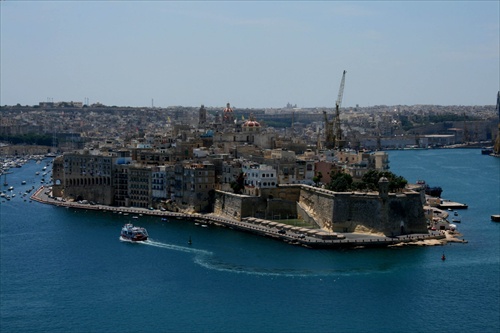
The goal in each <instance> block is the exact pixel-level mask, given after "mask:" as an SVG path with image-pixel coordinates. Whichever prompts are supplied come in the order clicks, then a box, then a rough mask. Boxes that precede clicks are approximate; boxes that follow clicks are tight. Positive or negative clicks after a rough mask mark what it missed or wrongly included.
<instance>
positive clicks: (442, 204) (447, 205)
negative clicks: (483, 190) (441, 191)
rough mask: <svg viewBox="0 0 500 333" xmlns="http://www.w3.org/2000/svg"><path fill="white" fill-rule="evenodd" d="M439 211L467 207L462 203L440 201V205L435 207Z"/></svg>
mask: <svg viewBox="0 0 500 333" xmlns="http://www.w3.org/2000/svg"><path fill="white" fill-rule="evenodd" d="M437 207H438V208H439V209H467V208H468V206H467V205H466V204H463V203H459V202H454V201H450V200H441V202H440V204H439V205H437Z"/></svg>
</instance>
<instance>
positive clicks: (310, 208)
mask: <svg viewBox="0 0 500 333" xmlns="http://www.w3.org/2000/svg"><path fill="white" fill-rule="evenodd" d="M214 213H216V214H218V215H221V216H227V217H230V218H233V219H238V220H241V218H244V217H250V216H253V217H259V218H265V219H269V220H270V219H277V218H282V219H283V218H287V217H293V216H298V217H299V218H302V219H303V220H305V221H308V222H309V223H311V224H316V225H317V226H318V227H320V228H322V229H325V230H329V231H333V232H363V233H373V234H384V235H387V236H391V235H401V234H406V233H426V232H427V223H426V220H425V215H424V210H423V206H422V202H421V196H420V193H417V192H405V193H398V194H395V193H387V192H386V191H382V192H380V193H378V192H372V193H355V192H342V193H340V192H332V191H328V190H324V189H320V188H316V187H312V186H306V185H293V186H280V187H278V188H276V189H269V191H267V190H266V191H265V192H262V195H261V196H260V197H254V196H246V195H238V194H234V193H229V192H222V191H217V193H216V202H215V208H214Z"/></svg>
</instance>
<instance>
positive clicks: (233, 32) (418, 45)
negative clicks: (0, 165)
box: [0, 0, 500, 108]
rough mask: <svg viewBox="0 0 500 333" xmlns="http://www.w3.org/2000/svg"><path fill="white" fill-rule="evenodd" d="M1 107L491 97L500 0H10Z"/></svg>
mask: <svg viewBox="0 0 500 333" xmlns="http://www.w3.org/2000/svg"><path fill="white" fill-rule="evenodd" d="M0 6H1V8H0V15H1V16H0V105H15V104H17V103H20V104H21V105H36V104H38V103H39V102H46V101H54V102H58V101H77V102H85V101H87V100H88V101H89V103H90V104H92V103H96V102H100V103H103V104H105V105H116V106H134V107H141V106H146V107H147V106H152V105H153V106H155V107H168V106H175V105H181V106H195V107H197V106H200V105H201V104H204V105H205V106H209V107H218V106H225V104H226V103H231V105H232V106H233V107H234V108H279V107H284V106H285V105H286V104H287V103H291V104H297V106H298V107H334V106H335V101H336V100H337V96H338V93H339V87H340V82H341V78H342V72H343V71H344V70H346V71H347V73H346V78H345V87H344V94H343V99H342V106H343V107H349V106H351V107H352V106H356V105H359V106H361V107H365V106H374V105H416V104H437V105H493V104H495V103H496V94H497V91H499V90H500V68H499V67H500V24H499V21H500V1H496V0H492V1H380V2H379V1H366V2H364V1H317V2H315V1H213V2H212V1H199V2H198V1H182V2H181V1H9V0H7V1H0Z"/></svg>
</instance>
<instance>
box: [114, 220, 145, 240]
mask: <svg viewBox="0 0 500 333" xmlns="http://www.w3.org/2000/svg"><path fill="white" fill-rule="evenodd" d="M120 238H121V239H123V240H129V241H132V242H140V241H145V240H147V239H148V232H147V231H146V229H145V228H142V227H135V226H134V225H133V224H132V223H127V224H125V225H124V226H123V228H122V231H121V234H120Z"/></svg>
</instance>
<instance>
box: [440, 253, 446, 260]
mask: <svg viewBox="0 0 500 333" xmlns="http://www.w3.org/2000/svg"><path fill="white" fill-rule="evenodd" d="M441 260H442V261H445V260H446V257H445V255H444V253H443V255H442V256H441Z"/></svg>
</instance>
